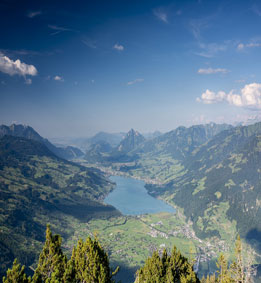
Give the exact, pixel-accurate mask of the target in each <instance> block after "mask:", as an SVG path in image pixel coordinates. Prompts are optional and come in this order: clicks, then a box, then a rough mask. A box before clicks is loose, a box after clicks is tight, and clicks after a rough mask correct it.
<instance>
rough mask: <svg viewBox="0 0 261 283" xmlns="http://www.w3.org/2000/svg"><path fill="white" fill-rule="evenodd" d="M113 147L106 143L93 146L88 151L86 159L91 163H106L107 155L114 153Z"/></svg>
mask: <svg viewBox="0 0 261 283" xmlns="http://www.w3.org/2000/svg"><path fill="white" fill-rule="evenodd" d="M112 149H113V148H112V147H111V145H110V144H109V143H107V142H104V141H99V142H97V143H95V144H92V145H91V146H90V148H89V149H88V150H87V151H86V154H85V159H87V160H88V161H89V162H93V163H96V162H104V160H105V158H106V155H107V154H109V153H110V152H111V151H112Z"/></svg>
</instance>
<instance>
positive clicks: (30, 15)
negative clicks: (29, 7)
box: [27, 11, 42, 18]
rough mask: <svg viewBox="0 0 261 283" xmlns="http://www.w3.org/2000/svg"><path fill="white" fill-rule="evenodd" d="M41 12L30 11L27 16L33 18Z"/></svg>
mask: <svg viewBox="0 0 261 283" xmlns="http://www.w3.org/2000/svg"><path fill="white" fill-rule="evenodd" d="M41 14H42V11H32V12H29V13H28V14H27V17H28V18H34V17H36V16H39V15H41Z"/></svg>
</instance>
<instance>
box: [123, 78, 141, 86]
mask: <svg viewBox="0 0 261 283" xmlns="http://www.w3.org/2000/svg"><path fill="white" fill-rule="evenodd" d="M142 82H144V79H136V80H134V81H130V82H127V85H134V84H136V83H142Z"/></svg>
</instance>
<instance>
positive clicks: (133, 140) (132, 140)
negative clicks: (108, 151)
mask: <svg viewBox="0 0 261 283" xmlns="http://www.w3.org/2000/svg"><path fill="white" fill-rule="evenodd" d="M144 141H145V138H144V137H143V135H141V134H140V133H139V132H138V131H134V130H133V129H131V130H130V131H129V132H128V133H127V134H126V136H124V138H123V140H122V141H121V142H120V144H119V146H118V147H117V150H118V151H119V152H125V153H127V152H130V151H132V150H134V149H135V148H137V147H138V146H139V145H140V144H142V143H143V142H144Z"/></svg>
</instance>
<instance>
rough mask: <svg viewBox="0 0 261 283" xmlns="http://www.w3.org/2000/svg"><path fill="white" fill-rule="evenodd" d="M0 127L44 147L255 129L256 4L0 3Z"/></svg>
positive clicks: (258, 101) (259, 100)
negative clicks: (35, 135)
mask: <svg viewBox="0 0 261 283" xmlns="http://www.w3.org/2000/svg"><path fill="white" fill-rule="evenodd" d="M0 24H1V28H0V39H1V40H0V123H1V124H8V125H9V124H11V123H12V122H17V123H23V124H29V125H31V126H32V127H34V128H35V129H36V130H37V131H38V132H39V133H40V134H41V135H43V136H45V137H69V136H72V137H76V136H90V135H93V134H94V133H96V132H98V131H101V130H102V131H107V132H120V131H128V130H129V129H130V128H135V129H137V130H138V131H141V132H151V131H154V130H160V131H168V130H172V129H174V128H176V127H177V126H179V125H184V126H190V125H192V124H199V123H206V122H210V121H214V122H217V123H223V122H227V123H236V122H239V121H247V120H251V119H252V120H253V121H255V120H261V113H260V110H261V68H260V62H261V29H260V27H261V2H260V1H240V0H237V1H236V0H235V1H233V0H231V1H228V0H225V1H222V0H221V1H215V0H211V1H206V0H201V1H199V0H193V1H192V0H189V1H156V0H139V1H136V0H131V1H129V0H124V1H123V0H121V1H113V0H112V1H106V0H105V1H76V0H75V1H67V0H63V1H46V0H45V1H12V0H2V1H1V2H0Z"/></svg>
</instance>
